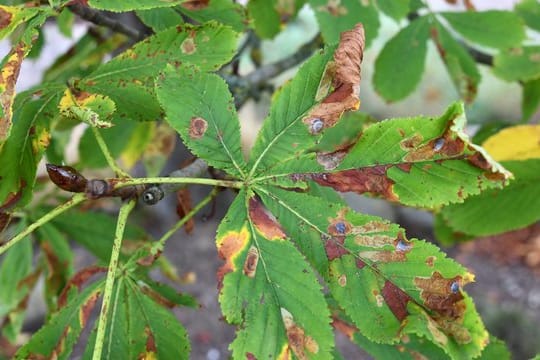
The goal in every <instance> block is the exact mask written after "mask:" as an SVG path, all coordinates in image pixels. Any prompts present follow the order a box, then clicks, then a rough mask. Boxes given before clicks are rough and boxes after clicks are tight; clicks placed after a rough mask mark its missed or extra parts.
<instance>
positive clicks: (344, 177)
mask: <svg viewBox="0 0 540 360" xmlns="http://www.w3.org/2000/svg"><path fill="white" fill-rule="evenodd" d="M391 166H392V165H377V166H372V167H366V168H361V169H351V170H344V171H340V172H336V173H331V174H330V173H322V174H312V175H311V178H312V179H313V180H314V181H315V182H317V183H318V184H319V185H322V186H329V187H331V188H333V189H335V190H337V191H340V192H347V191H353V192H355V193H358V194H363V193H366V192H367V193H373V194H377V195H381V196H383V197H384V198H386V199H387V200H390V201H397V200H398V197H397V195H396V194H394V192H393V191H392V188H393V185H394V181H392V180H391V179H389V178H388V176H387V175H386V171H387V170H388V168H389V167H391Z"/></svg>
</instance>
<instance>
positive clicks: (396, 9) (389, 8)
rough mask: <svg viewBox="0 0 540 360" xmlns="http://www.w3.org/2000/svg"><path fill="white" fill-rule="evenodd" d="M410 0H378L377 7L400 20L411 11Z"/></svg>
mask: <svg viewBox="0 0 540 360" xmlns="http://www.w3.org/2000/svg"><path fill="white" fill-rule="evenodd" d="M409 2H410V0H377V7H378V8H379V10H381V11H382V12H383V13H385V14H386V15H388V16H390V17H391V18H392V19H394V20H396V21H399V20H401V19H403V18H404V17H405V16H407V14H408V13H409Z"/></svg>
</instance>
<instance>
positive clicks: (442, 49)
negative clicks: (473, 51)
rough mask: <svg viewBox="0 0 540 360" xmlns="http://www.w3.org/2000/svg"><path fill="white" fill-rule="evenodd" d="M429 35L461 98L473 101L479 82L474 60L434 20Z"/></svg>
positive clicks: (468, 101)
mask: <svg viewBox="0 0 540 360" xmlns="http://www.w3.org/2000/svg"><path fill="white" fill-rule="evenodd" d="M431 37H432V39H433V41H434V42H435V44H436V45H437V50H438V51H439V55H440V56H441V59H442V60H443V61H444V64H445V65H446V69H447V70H448V74H449V75H450V78H451V79H452V82H453V83H454V85H455V87H456V89H457V91H458V93H459V94H460V96H461V98H462V99H463V100H464V101H465V102H467V103H471V102H473V101H474V99H475V97H476V92H477V90H478V83H479V82H480V72H479V71H478V67H477V66H476V61H475V60H474V59H473V57H472V56H471V55H470V54H469V53H468V51H467V50H465V48H464V47H463V45H461V44H460V43H459V42H458V41H456V39H455V38H454V37H453V36H452V35H451V34H450V33H449V32H448V30H446V28H445V27H444V26H442V24H441V23H440V22H438V21H436V22H435V26H434V27H433V28H432V31H431Z"/></svg>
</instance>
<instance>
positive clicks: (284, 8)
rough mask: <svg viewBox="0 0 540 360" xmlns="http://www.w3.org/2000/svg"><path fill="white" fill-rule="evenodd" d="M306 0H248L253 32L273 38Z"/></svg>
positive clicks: (263, 36)
mask: <svg viewBox="0 0 540 360" xmlns="http://www.w3.org/2000/svg"><path fill="white" fill-rule="evenodd" d="M305 2H306V0H292V1H279V0H249V2H248V5H247V10H248V12H249V15H250V17H251V18H252V19H253V26H254V27H255V32H256V33H257V35H259V36H260V37H262V38H273V37H274V36H276V35H277V34H278V33H279V32H280V31H281V25H282V24H283V23H286V22H288V21H289V20H291V19H292V18H294V17H295V16H296V14H297V13H298V11H299V10H300V8H302V6H303V5H304V4H305Z"/></svg>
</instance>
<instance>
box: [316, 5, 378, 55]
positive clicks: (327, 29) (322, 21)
mask: <svg viewBox="0 0 540 360" xmlns="http://www.w3.org/2000/svg"><path fill="white" fill-rule="evenodd" d="M309 4H310V5H311V7H312V8H313V10H314V11H315V15H316V17H317V21H318V23H319V27H320V28H321V32H322V35H323V38H324V41H325V43H327V44H334V43H337V42H338V41H339V39H340V34H341V33H342V32H343V31H346V30H350V29H352V28H354V26H355V25H356V24H358V23H362V24H363V25H364V28H365V29H366V47H369V46H370V45H371V42H372V41H373V40H374V39H375V38H376V37H377V33H378V31H379V26H380V23H379V13H378V11H377V9H376V8H375V7H374V5H373V1H358V0H342V1H327V0H309Z"/></svg>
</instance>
